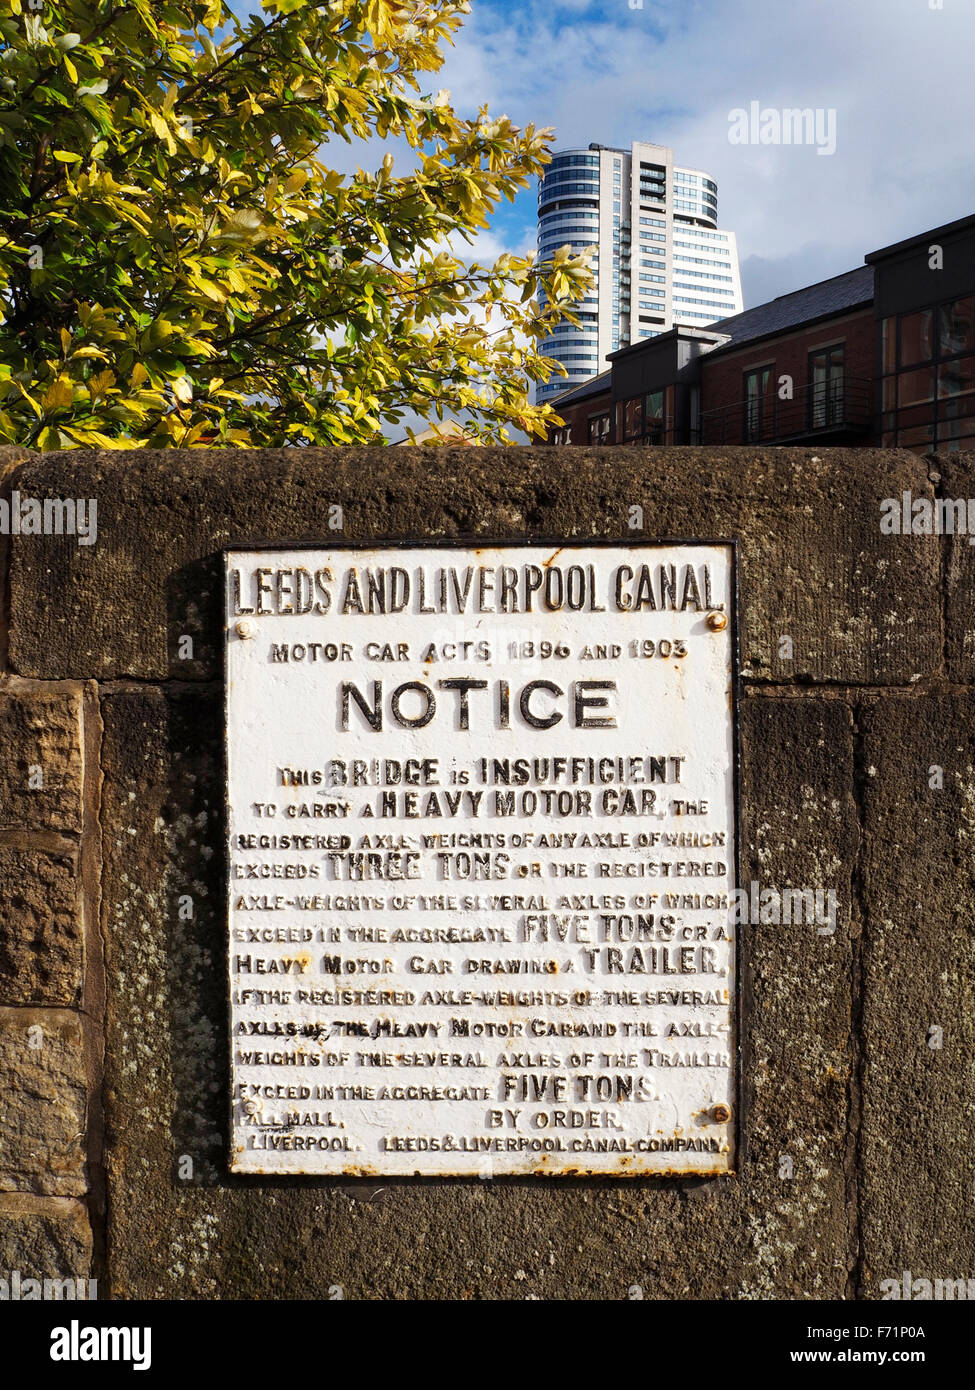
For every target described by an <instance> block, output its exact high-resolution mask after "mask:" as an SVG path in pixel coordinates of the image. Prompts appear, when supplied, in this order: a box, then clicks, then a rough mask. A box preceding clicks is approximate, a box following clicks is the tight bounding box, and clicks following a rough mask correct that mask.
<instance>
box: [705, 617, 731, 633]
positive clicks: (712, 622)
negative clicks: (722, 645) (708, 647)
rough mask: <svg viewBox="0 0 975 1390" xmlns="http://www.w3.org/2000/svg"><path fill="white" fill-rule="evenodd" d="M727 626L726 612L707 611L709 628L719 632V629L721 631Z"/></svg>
mask: <svg viewBox="0 0 975 1390" xmlns="http://www.w3.org/2000/svg"><path fill="white" fill-rule="evenodd" d="M727 626H728V615H727V613H709V614H708V627H709V628H710V629H711V631H712V632H721V631H722V630H723V629H724V628H726V627H727Z"/></svg>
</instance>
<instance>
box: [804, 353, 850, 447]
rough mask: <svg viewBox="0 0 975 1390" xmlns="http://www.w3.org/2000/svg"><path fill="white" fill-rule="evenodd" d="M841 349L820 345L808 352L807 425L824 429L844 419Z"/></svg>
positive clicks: (842, 355) (816, 428)
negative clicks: (820, 347) (808, 390)
mask: <svg viewBox="0 0 975 1390" xmlns="http://www.w3.org/2000/svg"><path fill="white" fill-rule="evenodd" d="M843 383H844V349H843V344H842V343H840V344H838V345H836V346H835V347H828V348H822V349H821V350H820V351H819V352H813V353H810V355H809V385H810V387H811V388H812V389H811V390H810V392H809V428H810V429H814V430H821V429H825V428H826V426H827V425H839V424H841V423H842V421H843V402H844V391H843Z"/></svg>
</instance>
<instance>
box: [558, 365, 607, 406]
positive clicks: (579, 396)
mask: <svg viewBox="0 0 975 1390" xmlns="http://www.w3.org/2000/svg"><path fill="white" fill-rule="evenodd" d="M611 376H612V372H611V371H606V372H600V373H599V375H598V376H591V377H590V378H589V380H588V381H582V382H580V383H579V385H578V386H570V387H569V388H568V390H565V391H560V392H559V394H558V395H557V396H552V397H551V400H550V404H552V405H554V404H555V403H556V401H557V402H558V404H559V405H575V403H576V401H584V400H585V399H586V398H587V396H598V395H599V394H600V393H601V392H603V391H608V390H609V387H610V377H611Z"/></svg>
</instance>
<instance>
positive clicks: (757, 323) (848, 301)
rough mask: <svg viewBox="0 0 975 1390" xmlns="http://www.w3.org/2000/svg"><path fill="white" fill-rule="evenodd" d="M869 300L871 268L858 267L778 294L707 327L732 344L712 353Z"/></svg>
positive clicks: (870, 297)
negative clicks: (799, 288) (723, 336)
mask: <svg viewBox="0 0 975 1390" xmlns="http://www.w3.org/2000/svg"><path fill="white" fill-rule="evenodd" d="M872 299H873V266H872V265H861V266H857V268H856V270H847V271H845V272H844V274H842V275H834V276H833V278H832V279H831V280H821V281H820V282H819V284H818V285H807V286H806V288H805V289H802V290H793V292H792V294H782V295H779V297H778V299H770V300H769V301H768V303H767V304H758V305H756V307H755V308H754V309H746V310H745V312H744V313H743V314H733V315H732V316H731V318H727V319H718V320H717V321H716V322H715V323H709V324H708V331H709V332H716V333H727V334H728V335H729V337H730V339H731V341H730V342H727V343H722V344H721V346H720V347H717V348H715V349H714V352H715V353H719V352H730V351H731V350H732V348H736V347H740V346H741V344H742V343H750V342H752V341H753V339H755V338H765V337H767V336H768V334H770V333H781V332H783V331H784V330H785V329H787V328H798V327H800V325H801V324H804V323H812V322H814V321H815V320H816V319H822V318H829V316H830V315H831V314H839V313H842V312H843V311H844V310H846V309H856V308H858V307H859V306H860V305H863V304H869V303H870V302H871V300H872ZM709 356H713V354H709Z"/></svg>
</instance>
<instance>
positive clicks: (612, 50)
mask: <svg viewBox="0 0 975 1390" xmlns="http://www.w3.org/2000/svg"><path fill="white" fill-rule="evenodd" d="M973 50H975V6H972V5H971V4H962V3H960V0H945V8H944V9H941V10H932V9H931V8H930V7H929V5H928V0H856V3H855V4H851V3H849V0H817V2H816V3H815V4H778V3H775V0H672V3H651V0H646V3H645V4H644V7H643V9H641V10H631V9H630V8H629V6H628V4H627V3H626V0H609V2H608V3H603V4H586V3H583V0H577V2H576V3H572V4H566V3H563V2H562V0H556V3H551V2H550V0H525V3H518V4H510V3H509V4H497V3H487V0H474V6H473V13H472V15H471V16H470V18H469V20H468V22H467V24H466V25H465V27H464V29H463V30H462V31H461V32H460V34H459V35H458V39H457V46H456V48H455V49H454V50H448V59H447V63H446V65H445V67H444V69H443V71H442V75H441V78H440V80H441V81H443V82H444V83H445V84H446V85H448V86H449V87H451V88H452V90H453V93H454V99H455V102H456V103H457V104H458V106H459V107H461V109H464V110H473V109H474V108H476V107H477V106H478V105H479V104H480V103H481V102H483V101H487V102H488V103H489V104H490V106H491V109H492V112H493V113H494V114H499V113H500V112H505V113H507V114H508V115H510V116H511V118H512V120H514V121H515V122H516V123H517V124H519V125H524V124H526V123H527V122H529V121H534V122H535V123H536V124H538V125H554V126H555V127H556V131H557V134H556V139H555V142H554V144H555V148H561V147H566V146H573V145H580V144H581V145H585V144H587V143H588V142H589V141H590V140H598V141H600V142H601V143H603V144H628V143H629V142H630V141H631V140H632V139H634V138H644V139H651V140H655V141H658V142H659V143H661V144H668V145H672V146H673V147H674V149H675V151H676V154H677V158H678V161H679V162H680V163H683V164H687V165H690V166H692V167H701V168H705V169H707V170H709V171H710V172H711V173H712V174H713V175H714V176H715V178H716V179H717V180H718V184H719V198H720V219H721V224H722V225H723V226H727V227H731V228H732V229H734V231H735V232H736V233H737V234H738V244H739V251H740V254H741V258H742V263H743V268H744V270H745V281H746V302H748V303H755V302H759V301H760V300H761V299H763V298H766V297H767V296H768V295H769V294H774V293H782V292H784V291H786V290H789V289H792V288H796V287H797V286H799V285H802V284H808V283H811V282H813V281H815V280H817V279H821V278H823V277H824V276H825V275H830V274H836V273H838V272H840V271H842V270H846V269H849V268H851V267H853V266H855V265H858V264H860V263H861V262H862V259H863V256H864V254H865V253H866V252H868V251H872V250H875V249H877V248H878V247H880V246H883V245H887V244H889V243H891V242H893V241H897V240H899V239H900V238H902V237H904V236H908V235H911V234H913V233H916V232H920V231H924V230H926V229H927V228H929V227H934V226H937V225H939V224H940V223H942V222H946V221H950V220H952V219H954V218H956V217H961V216H965V215H967V214H969V213H971V212H972V211H975V161H973V160H972V158H971V129H972V114H973V112H972V100H971V85H972V79H971V54H972V52H973ZM752 100H756V101H759V102H760V103H761V105H762V106H765V107H778V108H782V107H806V106H810V107H813V108H817V107H820V108H834V109H835V111H836V121H837V149H836V153H835V154H833V155H831V156H828V157H823V156H819V155H817V153H816V151H815V149H814V148H809V147H803V146H799V147H791V146H779V147H769V146H751V145H745V146H736V145H731V144H730V143H729V141H728V114H729V112H730V111H731V110H732V108H735V107H747V106H748V105H749V103H750V102H751V101H752ZM528 211H529V213H530V207H529V209H528Z"/></svg>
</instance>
